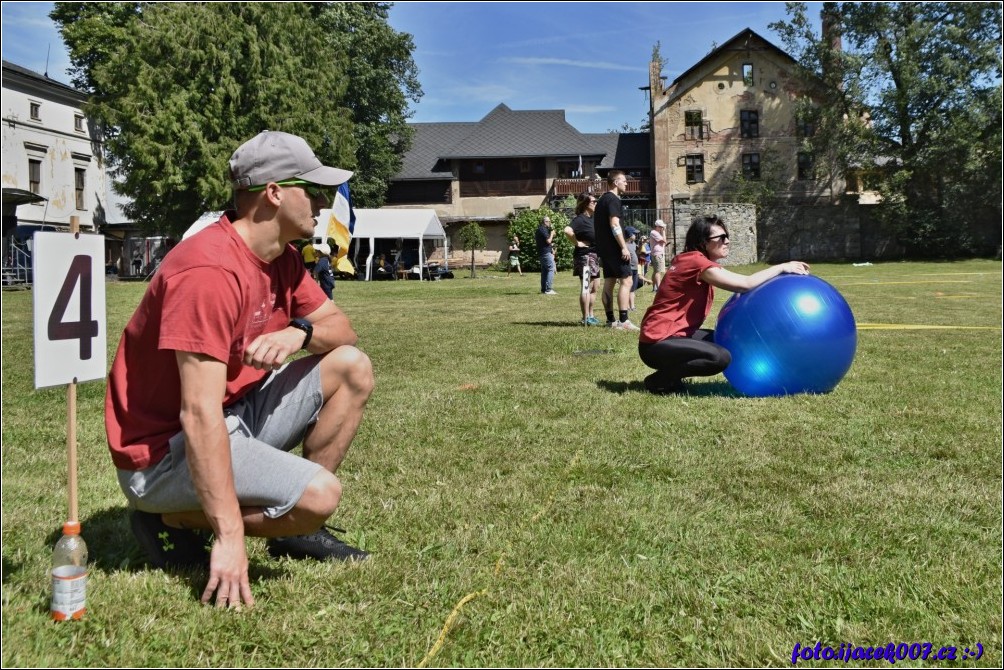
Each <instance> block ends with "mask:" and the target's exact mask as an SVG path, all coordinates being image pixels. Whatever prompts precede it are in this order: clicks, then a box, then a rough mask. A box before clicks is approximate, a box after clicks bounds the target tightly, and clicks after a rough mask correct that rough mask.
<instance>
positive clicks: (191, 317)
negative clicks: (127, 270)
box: [105, 131, 808, 608]
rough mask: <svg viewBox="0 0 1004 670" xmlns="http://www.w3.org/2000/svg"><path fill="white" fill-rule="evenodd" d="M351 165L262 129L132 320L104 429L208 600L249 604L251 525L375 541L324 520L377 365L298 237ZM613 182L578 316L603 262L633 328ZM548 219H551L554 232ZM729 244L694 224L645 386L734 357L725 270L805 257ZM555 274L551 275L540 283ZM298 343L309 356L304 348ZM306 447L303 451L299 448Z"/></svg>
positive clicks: (730, 277)
mask: <svg viewBox="0 0 1004 670" xmlns="http://www.w3.org/2000/svg"><path fill="white" fill-rule="evenodd" d="M351 176H352V173H351V172H348V171H346V170H341V169H338V168H334V167H328V166H325V165H323V164H322V163H321V162H320V160H318V159H317V158H316V156H315V155H314V153H313V151H312V150H311V148H310V147H309V146H308V144H307V142H306V141H305V140H303V139H302V138H300V137H297V136H295V135H290V134H287V133H282V132H272V131H265V132H262V133H260V134H259V135H257V136H256V137H254V138H252V139H251V140H249V141H247V142H245V143H244V144H242V145H241V146H240V147H239V148H238V149H237V150H236V151H235V152H234V154H233V155H232V157H231V159H230V180H231V185H232V188H233V194H234V198H233V209H231V210H228V211H226V212H225V213H224V214H223V215H222V216H221V217H220V219H219V220H218V221H216V222H215V223H213V224H211V225H210V226H208V227H206V228H205V229H204V230H202V231H200V232H199V233H197V234H195V235H192V236H191V237H189V238H187V239H185V240H183V241H182V242H181V243H179V244H178V245H177V246H176V247H175V248H174V249H173V250H172V251H171V253H169V254H167V256H166V257H165V258H164V261H163V263H162V264H161V266H160V269H159V271H158V272H157V273H156V274H155V275H154V276H153V277H152V278H151V282H150V285H149V287H148V289H147V291H146V293H145V294H144V296H143V299H142V301H141V303H140V305H139V307H138V308H137V310H136V312H135V314H134V315H133V316H132V318H131V319H130V321H129V322H128V324H127V325H126V327H125V330H124V331H123V333H122V337H121V340H120V343H119V347H118V350H117V352H116V354H115V357H114V360H113V363H112V367H111V371H110V373H109V376H108V384H107V391H106V397H105V428H106V432H107V437H108V445H109V449H110V451H111V457H112V461H113V463H114V465H115V467H116V468H117V472H118V480H119V484H120V486H121V488H122V490H123V492H124V494H125V496H126V497H127V499H128V501H129V508H130V527H131V529H132V531H133V534H134V535H135V536H136V539H137V541H138V542H139V544H140V545H141V547H142V548H143V549H144V551H145V552H146V554H147V556H148V558H149V559H150V561H151V562H152V563H153V564H154V565H155V566H158V567H161V568H166V567H172V566H173V567H184V566H206V567H208V569H209V576H208V580H207V582H206V586H205V588H204V589H203V591H202V593H201V600H202V601H203V602H205V603H210V602H215V604H216V605H217V606H222V607H237V608H239V607H241V606H243V605H252V604H253V603H254V596H253V594H252V593H251V587H250V583H249V579H248V558H247V553H246V543H245V538H246V537H249V536H257V537H264V538H267V541H266V548H267V551H268V553H269V554H270V555H271V556H273V557H292V558H295V559H310V560H343V561H358V560H365V559H366V558H367V556H368V553H367V552H366V551H364V550H362V549H360V548H357V547H353V546H351V545H349V544H347V543H345V542H344V541H342V540H340V539H339V538H338V537H336V536H335V535H334V534H332V533H331V532H330V530H329V529H328V527H326V526H325V525H324V524H325V522H326V521H327V519H328V518H329V517H330V516H331V515H332V514H333V513H334V511H335V510H336V508H337V507H338V505H339V502H340V501H341V497H342V484H341V482H340V480H339V479H338V477H337V476H336V475H335V473H336V472H337V470H338V468H339V465H340V464H341V463H342V461H343V459H344V458H345V456H346V453H347V451H348V449H349V447H350V445H351V443H352V441H353V439H354V437H355V434H356V431H357V429H358V427H359V424H360V421H361V419H362V416H363V411H364V409H365V407H366V404H367V401H368V399H369V397H370V394H371V393H372V391H373V387H374V378H373V366H372V364H371V362H370V359H369V357H368V356H367V355H366V354H365V353H363V352H362V351H361V350H359V349H358V348H357V347H356V346H355V345H356V341H357V337H356V333H355V331H354V330H353V328H352V325H351V323H350V322H349V319H348V318H347V317H346V315H345V314H344V313H343V312H342V311H341V310H340V309H339V308H338V307H337V306H336V305H335V303H334V302H333V301H332V300H330V299H329V298H330V293H328V292H326V291H325V290H323V288H322V285H319V284H318V283H317V282H315V281H312V280H310V274H309V271H308V270H307V268H306V266H305V263H304V260H303V259H302V258H301V256H300V254H299V253H298V252H297V251H296V249H295V247H294V246H292V244H291V243H293V242H296V241H299V240H306V239H310V238H311V237H312V236H313V232H314V225H315V217H316V216H317V215H318V214H319V213H320V210H321V209H322V208H323V207H326V206H328V205H329V204H330V203H331V201H332V199H333V196H334V192H335V189H336V188H337V187H338V186H339V185H340V184H342V183H344V182H346V181H347V180H348V179H349V178H350V177H351ZM608 185H609V186H610V190H609V191H608V192H607V193H604V194H603V196H601V197H600V198H599V199H598V200H597V199H596V198H594V197H592V196H591V195H589V194H583V195H581V196H579V199H578V203H577V207H576V213H577V214H576V217H575V219H573V221H572V223H571V225H570V226H569V227H568V228H566V229H565V233H566V234H567V235H569V237H570V238H571V239H573V240H574V242H575V273H576V276H578V277H581V278H582V291H581V296H580V301H581V305H582V313H583V318H584V319H589V320H591V321H592V322H593V323H599V321H598V320H597V319H596V317H595V316H594V315H593V304H594V301H595V294H596V291H597V288H598V286H599V282H600V275H599V271H600V268H602V269H603V275H604V277H603V289H602V302H603V309H604V312H605V316H606V321H607V324H608V325H609V326H611V327H613V328H619V329H621V330H633V331H637V330H639V329H638V327H636V326H634V325H633V324H632V323H631V322H630V321H629V320H628V317H627V305H628V294H629V293H630V279H631V257H630V252H629V249H628V246H627V239H626V238H625V234H624V230H623V229H622V227H621V224H620V220H621V209H620V198H619V194H620V193H621V192H622V191H623V189H624V186H625V185H626V179H625V177H624V174H623V173H621V172H618V171H614V172H611V174H610V176H609V177H608ZM549 223H550V221H549V220H545V223H544V225H543V226H542V228H546V229H548V230H547V231H538V232H539V233H540V234H541V236H542V237H543V238H544V241H545V242H546V243H547V244H546V246H551V245H552V244H553V236H554V232H553V230H551V229H550V226H549V225H548V224H549ZM728 245H729V235H728V231H727V229H726V228H725V224H724V223H723V222H722V221H721V220H719V219H717V218H714V217H711V218H706V219H703V220H701V221H698V222H696V223H695V224H694V225H693V226H692V227H691V229H690V231H689V232H688V234H687V247H686V250H685V251H684V253H682V254H680V255H679V256H677V257H676V258H674V259H673V261H672V263H671V266H670V268H669V270H668V273H667V274H666V278H665V280H664V281H662V283H661V284H659V286H658V293H657V295H656V298H655V302H654V303H653V304H652V306H651V307H650V308H649V309H648V311H647V312H646V314H645V318H644V319H643V321H642V326H641V329H640V330H641V334H640V338H639V345H638V347H639V354H640V355H641V358H642V360H643V361H644V362H645V363H646V364H647V365H649V366H650V367H653V368H655V369H656V372H655V373H653V374H652V375H650V376H649V377H648V378H646V380H645V386H646V388H648V389H649V390H650V391H653V392H656V393H664V392H672V391H676V390H679V388H680V384H681V379H682V378H684V377H687V376H692V375H706V374H714V373H715V372H718V371H721V370H722V369H724V367H725V365H727V364H728V360H729V359H728V352H726V351H725V350H724V349H722V348H721V347H719V346H718V345H715V344H714V341H713V333H711V332H710V331H702V330H699V328H700V325H701V324H702V322H703V320H704V318H705V317H706V316H707V314H708V311H709V310H710V308H711V301H712V296H713V293H712V289H711V287H712V286H717V287H720V288H724V289H727V290H730V291H743V290H749V289H751V288H753V287H754V286H757V285H759V284H760V283H762V282H764V281H766V280H767V279H769V278H770V277H773V276H775V275H777V274H780V273H781V272H793V273H798V274H805V273H807V272H808V266H806V265H805V264H804V263H798V262H791V263H786V264H783V265H778V266H774V267H772V268H769V269H767V270H762V271H760V272H758V273H756V274H754V275H752V276H749V277H745V276H742V275H738V274H735V273H732V272H730V271H728V270H725V269H724V268H722V267H721V266H720V265H719V264H718V261H720V260H722V259H723V258H725V257H726V256H727V255H728ZM546 246H545V245H544V244H538V248H539V249H542V250H543V249H545V248H546ZM517 248H518V243H517ZM318 251H320V252H321V253H320V255H319V257H318V258H317V259H315V260H314V262H315V263H316V265H315V266H314V268H313V270H314V272H315V273H316V272H317V268H318V266H321V264H322V263H324V261H325V260H327V261H328V262H329V263H330V249H324V246H323V245H321V248H320V249H318ZM541 253H542V255H543V253H544V251H542V252H541ZM551 258H552V261H551V262H552V264H553V254H552V256H551ZM517 267H518V265H517ZM656 267H657V268H658V265H657V266H656ZM551 273H552V276H553V267H552V270H551ZM618 282H620V289H619V291H618V294H617V300H618V302H617V307H618V312H619V313H615V311H614V296H613V290H614V287H615V285H616V284H617V283H618ZM549 287H550V284H545V283H543V280H542V285H541V289H542V291H543V292H544V293H547V292H548V290H552V291H553V289H551V288H549ZM545 289H546V290H545ZM300 351H305V352H307V355H305V356H302V357H298V358H296V359H295V360H292V358H293V356H294V355H295V354H297V353H298V352H300ZM298 446H300V447H302V456H298V455H295V454H293V453H291V452H292V450H293V449H295V448H296V447H298ZM207 534H208V535H207Z"/></svg>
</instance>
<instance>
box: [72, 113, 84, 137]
mask: <svg viewBox="0 0 1004 670" xmlns="http://www.w3.org/2000/svg"><path fill="white" fill-rule="evenodd" d="M73 129H74V130H76V131H77V132H78V133H82V132H84V117H82V116H81V115H80V114H74V115H73Z"/></svg>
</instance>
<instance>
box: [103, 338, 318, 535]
mask: <svg viewBox="0 0 1004 670" xmlns="http://www.w3.org/2000/svg"><path fill="white" fill-rule="evenodd" d="M320 360H321V357H320V356H307V357H304V358H300V359H297V360H295V361H293V362H292V363H288V364H286V365H284V366H283V367H282V368H281V369H279V370H276V371H275V372H273V373H272V374H270V375H268V376H267V377H265V378H264V379H263V380H262V381H261V383H260V384H259V385H258V386H257V387H256V388H255V389H254V390H252V391H249V392H248V393H247V395H245V396H244V397H243V398H241V399H240V400H238V401H237V402H235V403H234V404H232V405H230V406H229V407H227V408H225V409H224V410H223V414H224V415H225V417H226V425H227V431H228V432H229V433H230V460H231V465H232V467H233V471H234V487H235V488H236V490H237V500H238V501H239V502H240V505H241V507H262V508H263V509H264V513H265V516H267V517H269V518H276V517H279V516H282V515H283V514H285V513H286V512H288V511H289V510H291V509H292V508H293V507H294V506H295V505H296V503H297V502H299V500H300V497H301V496H302V495H303V492H304V491H305V490H306V488H307V485H308V484H309V483H310V480H312V479H313V478H314V477H315V476H316V475H317V473H318V472H320V471H321V469H322V467H321V466H320V465H318V464H317V463H312V462H311V461H308V460H307V459H305V458H301V457H300V456H296V455H294V454H291V453H288V452H289V451H290V450H291V449H293V448H294V447H296V446H297V445H298V444H300V443H301V442H302V441H303V438H304V436H305V435H306V433H307V429H308V428H309V427H310V426H312V425H314V423H315V422H316V421H317V415H318V413H319V412H320V411H321V405H322V403H323V395H322V393H321V371H320V368H319V367H318V363H320ZM118 477H119V486H121V487H122V490H123V491H124V492H125V495H126V498H128V499H129V503H130V505H131V506H133V507H135V508H136V509H139V510H141V511H144V512H154V513H161V514H164V513H170V512H189V511H193V510H199V509H202V503H201V502H200V501H199V497H198V495H197V494H196V493H195V487H194V485H193V484H192V477H191V474H190V473H189V470H188V459H187V457H186V454H185V435H184V433H181V432H179V433H178V434H177V435H175V436H174V437H172V438H171V441H170V449H169V451H168V453H167V455H166V456H165V457H164V459H163V460H161V461H160V462H159V463H157V464H156V465H151V466H150V467H149V468H146V469H145V470H119V471H118Z"/></svg>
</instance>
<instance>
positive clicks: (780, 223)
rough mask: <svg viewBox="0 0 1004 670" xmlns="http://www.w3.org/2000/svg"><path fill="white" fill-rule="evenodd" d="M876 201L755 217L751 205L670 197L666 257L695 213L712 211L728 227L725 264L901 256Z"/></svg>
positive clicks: (774, 210)
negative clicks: (761, 218)
mask: <svg viewBox="0 0 1004 670" xmlns="http://www.w3.org/2000/svg"><path fill="white" fill-rule="evenodd" d="M878 207H880V205H861V204H859V203H857V202H845V203H841V204H837V205H792V206H778V207H774V208H772V209H771V210H770V211H769V212H767V213H766V214H765V215H764V217H763V219H764V220H763V221H761V222H760V223H759V224H758V223H757V222H756V214H755V209H754V206H753V205H748V204H744V203H722V202H693V201H686V200H683V201H679V200H678V201H674V203H673V210H672V220H673V222H674V224H673V226H672V227H671V228H670V229H669V234H670V240H669V245H668V246H667V249H666V254H667V257H669V256H670V255H671V253H672V251H673V250H674V246H673V239H672V236H673V234H674V233H675V236H676V244H675V252H676V253H679V252H681V251H682V250H683V247H684V243H685V239H686V236H687V228H689V227H690V223H691V221H692V220H693V218H694V217H696V216H708V215H711V214H714V215H717V216H718V217H720V218H721V219H722V220H724V221H725V225H726V226H727V227H728V229H729V235H730V242H731V243H732V244H731V247H732V248H731V251H730V253H729V258H728V259H727V260H726V262H725V263H724V264H725V265H746V264H748V263H756V262H758V261H759V262H761V263H783V262H784V261H789V260H802V261H807V262H813V261H875V260H895V259H900V258H903V257H904V254H905V250H904V248H903V247H902V245H900V244H899V243H898V242H897V241H896V236H895V234H894V233H893V232H891V231H888V230H885V229H884V228H883V227H882V224H881V223H879V221H878V217H877V216H876V212H877V211H878Z"/></svg>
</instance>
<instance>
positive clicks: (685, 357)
mask: <svg viewBox="0 0 1004 670" xmlns="http://www.w3.org/2000/svg"><path fill="white" fill-rule="evenodd" d="M638 354H639V355H640V356H641V360H642V362H643V363H645V365H647V366H648V367H650V368H655V370H657V373H656V375H657V376H658V377H660V378H662V379H664V380H667V381H671V380H680V379H683V378H684V377H710V376H711V375H716V374H718V373H719V372H721V371H722V370H724V369H725V368H727V367H728V366H729V363H731V362H732V356H731V354H729V352H728V350H727V349H726V348H725V347H722V346H720V345H717V344H715V331H713V330H698V331H697V332H696V333H694V334H693V335H691V336H690V337H667V338H666V339H665V340H661V341H659V342H652V343H644V342H639V343H638Z"/></svg>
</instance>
